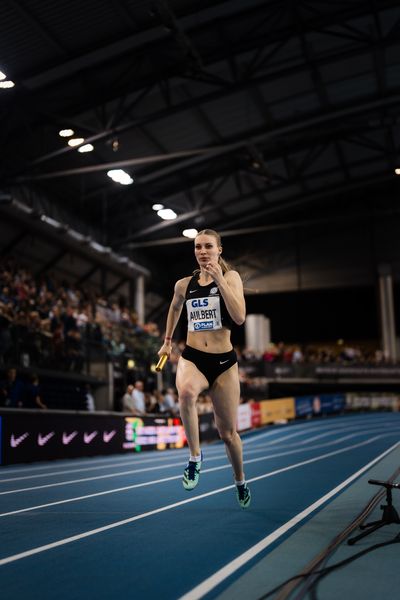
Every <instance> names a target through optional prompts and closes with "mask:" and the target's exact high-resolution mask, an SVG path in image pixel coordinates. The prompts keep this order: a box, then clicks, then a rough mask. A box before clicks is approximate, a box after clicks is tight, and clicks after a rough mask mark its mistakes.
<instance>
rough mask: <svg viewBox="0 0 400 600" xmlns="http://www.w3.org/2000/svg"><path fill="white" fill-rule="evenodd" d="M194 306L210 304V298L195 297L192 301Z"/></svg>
mask: <svg viewBox="0 0 400 600" xmlns="http://www.w3.org/2000/svg"><path fill="white" fill-rule="evenodd" d="M191 305H192V306H193V308H200V307H201V306H208V298H195V299H194V300H192V301H191Z"/></svg>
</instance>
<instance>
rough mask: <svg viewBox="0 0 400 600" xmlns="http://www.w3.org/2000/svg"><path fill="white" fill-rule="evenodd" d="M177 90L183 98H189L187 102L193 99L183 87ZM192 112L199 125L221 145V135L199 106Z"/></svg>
mask: <svg viewBox="0 0 400 600" xmlns="http://www.w3.org/2000/svg"><path fill="white" fill-rule="evenodd" d="M179 89H180V90H181V92H182V93H183V95H184V96H185V98H189V100H193V99H194V98H193V95H192V94H191V93H190V92H189V90H188V89H187V88H186V87H185V86H184V85H180V86H179ZM192 110H193V111H194V113H195V114H196V115H197V116H198V118H199V119H200V123H201V124H202V126H203V127H204V129H205V131H206V132H207V133H208V134H210V135H211V137H212V138H213V139H214V140H215V142H218V143H223V137H222V135H221V133H220V132H219V131H218V129H217V127H216V126H215V125H214V123H213V122H212V121H211V119H210V118H209V117H208V116H207V114H206V112H205V111H204V110H203V109H202V108H201V107H200V106H194V107H193V109H192Z"/></svg>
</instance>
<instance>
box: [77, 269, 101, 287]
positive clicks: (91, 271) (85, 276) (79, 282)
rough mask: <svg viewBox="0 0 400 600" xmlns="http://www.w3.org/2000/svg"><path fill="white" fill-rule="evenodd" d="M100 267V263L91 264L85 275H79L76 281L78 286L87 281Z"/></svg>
mask: <svg viewBox="0 0 400 600" xmlns="http://www.w3.org/2000/svg"><path fill="white" fill-rule="evenodd" d="M99 269H100V266H99V265H93V266H91V267H90V269H89V270H88V271H86V273H84V274H83V275H81V277H79V279H78V280H77V281H76V282H75V285H77V286H79V285H82V283H85V281H87V280H88V279H89V278H90V277H91V276H92V275H94V274H95V273H96V271H98V270H99Z"/></svg>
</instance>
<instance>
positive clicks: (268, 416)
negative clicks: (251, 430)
mask: <svg viewBox="0 0 400 600" xmlns="http://www.w3.org/2000/svg"><path fill="white" fill-rule="evenodd" d="M260 407H261V424H262V425H265V424H266V423H277V422H279V421H287V420H288V419H294V418H295V402H294V398H279V399H278V400H264V401H263V402H260Z"/></svg>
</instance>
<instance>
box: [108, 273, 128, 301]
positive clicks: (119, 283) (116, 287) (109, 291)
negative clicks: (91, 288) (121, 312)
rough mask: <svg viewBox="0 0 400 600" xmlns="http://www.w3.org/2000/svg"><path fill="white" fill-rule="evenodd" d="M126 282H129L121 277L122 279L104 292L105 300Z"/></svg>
mask: <svg viewBox="0 0 400 600" xmlns="http://www.w3.org/2000/svg"><path fill="white" fill-rule="evenodd" d="M127 281H129V280H128V279H126V277H123V278H122V279H120V280H119V281H117V283H116V284H115V285H113V286H112V287H111V288H109V289H108V290H107V291H106V293H105V296H106V298H108V297H109V296H111V295H112V294H114V292H116V291H117V290H118V289H119V288H120V287H121V286H123V285H124V283H126V282H127Z"/></svg>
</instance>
